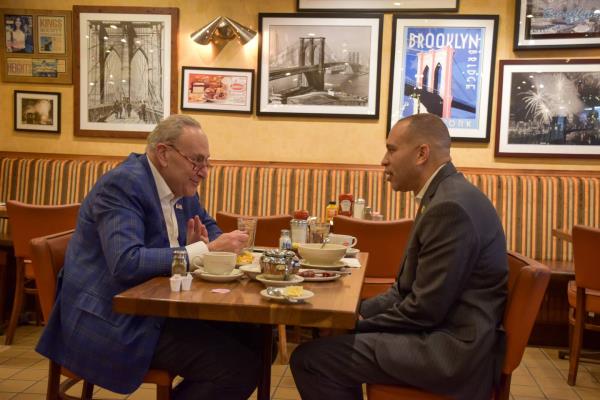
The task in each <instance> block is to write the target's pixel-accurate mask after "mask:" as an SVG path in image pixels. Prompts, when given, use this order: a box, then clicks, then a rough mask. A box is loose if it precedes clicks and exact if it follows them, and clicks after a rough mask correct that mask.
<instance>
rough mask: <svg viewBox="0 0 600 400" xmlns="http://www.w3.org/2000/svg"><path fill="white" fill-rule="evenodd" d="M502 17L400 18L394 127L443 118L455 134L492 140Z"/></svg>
mask: <svg viewBox="0 0 600 400" xmlns="http://www.w3.org/2000/svg"><path fill="white" fill-rule="evenodd" d="M496 24H497V16H481V15H480V16H453V17H429V16H428V17H427V18H419V16H415V17H396V18H395V20H394V30H395V35H394V46H393V56H392V57H393V58H392V62H393V68H392V71H393V79H392V85H391V87H390V94H391V99H390V114H389V115H390V120H389V127H391V126H392V125H393V124H394V123H395V122H396V121H397V120H399V119H401V118H404V117H407V116H409V115H413V114H419V113H432V114H436V115H438V116H439V117H441V118H442V119H443V120H444V122H445V123H446V125H447V126H448V129H449V130H450V136H451V137H452V138H453V139H455V140H456V139H461V140H469V141H489V123H490V112H489V111H490V110H489V109H490V105H491V100H492V97H491V89H492V85H493V81H494V75H493V66H494V53H495V42H496V40H495V36H496V35H495V32H496Z"/></svg>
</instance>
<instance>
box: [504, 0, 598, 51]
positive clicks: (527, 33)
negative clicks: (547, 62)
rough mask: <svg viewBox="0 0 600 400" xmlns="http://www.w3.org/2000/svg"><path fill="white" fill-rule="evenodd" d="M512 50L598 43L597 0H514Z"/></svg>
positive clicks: (596, 44)
mask: <svg viewBox="0 0 600 400" xmlns="http://www.w3.org/2000/svg"><path fill="white" fill-rule="evenodd" d="M516 3H517V4H516V12H515V42H514V49H515V50H533V49H560V48H565V49H569V48H574V47H600V14H599V13H600V11H598V10H600V0H569V1H560V0H516Z"/></svg>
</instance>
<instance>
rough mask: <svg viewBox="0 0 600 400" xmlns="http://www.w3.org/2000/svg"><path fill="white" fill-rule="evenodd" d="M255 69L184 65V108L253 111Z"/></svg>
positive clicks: (182, 98)
mask: <svg viewBox="0 0 600 400" xmlns="http://www.w3.org/2000/svg"><path fill="white" fill-rule="evenodd" d="M253 85H254V70H252V69H234V68H201V67H183V68H182V69H181V109H182V110H204V111H223V112H241V113H250V114H251V113H252V100H253V98H252V94H253V91H252V89H253Z"/></svg>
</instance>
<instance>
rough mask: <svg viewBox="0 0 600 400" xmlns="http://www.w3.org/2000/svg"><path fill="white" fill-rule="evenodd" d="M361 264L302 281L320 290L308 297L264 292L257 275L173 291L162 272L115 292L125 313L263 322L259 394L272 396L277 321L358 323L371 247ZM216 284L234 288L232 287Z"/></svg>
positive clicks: (326, 324)
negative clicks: (289, 298) (296, 299)
mask: <svg viewBox="0 0 600 400" xmlns="http://www.w3.org/2000/svg"><path fill="white" fill-rule="evenodd" d="M357 257H358V259H359V261H360V264H361V267H360V268H349V269H348V270H350V271H351V272H352V273H351V274H350V275H346V276H342V277H341V278H339V279H337V280H335V281H328V282H306V281H305V282H302V283H301V285H302V286H303V287H304V289H307V290H310V291H312V292H313V293H314V296H313V297H311V298H309V299H307V300H306V301H305V302H302V303H297V304H288V303H283V302H278V301H273V300H269V299H266V298H264V297H262V296H261V294H260V292H261V290H263V289H265V286H264V285H263V284H262V283H260V282H258V281H255V280H247V279H243V280H239V281H234V282H228V283H216V282H207V281H204V280H198V279H194V281H193V282H192V288H191V290H190V291H181V292H171V290H170V285H169V278H168V277H156V278H153V279H150V280H148V281H146V282H144V283H142V284H140V285H138V286H135V287H133V288H131V289H128V290H126V291H124V292H122V293H120V294H118V295H116V296H115V297H114V298H113V309H114V311H116V312H119V313H125V314H134V315H148V316H160V317H170V318H188V319H204V320H214V321H230V322H231V321H233V322H245V323H256V324H260V326H261V330H262V335H263V344H262V357H261V365H262V371H261V377H260V379H259V382H258V396H257V398H258V399H259V400H267V399H269V395H270V386H271V356H272V340H273V327H274V326H275V325H278V324H285V325H292V326H304V327H316V328H336V329H352V328H354V326H355V323H356V319H357V313H358V305H359V300H360V292H361V289H362V284H363V280H364V275H365V270H366V266H367V262H368V254H367V253H359V254H358V256H357ZM213 289H229V292H227V293H219V291H217V292H215V291H213Z"/></svg>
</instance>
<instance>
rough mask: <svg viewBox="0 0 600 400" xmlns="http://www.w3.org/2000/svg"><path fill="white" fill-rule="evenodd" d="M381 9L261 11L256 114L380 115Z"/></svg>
mask: <svg viewBox="0 0 600 400" xmlns="http://www.w3.org/2000/svg"><path fill="white" fill-rule="evenodd" d="M382 26H383V14H336V15H335V16H332V15H331V14H307V13H298V14H259V31H260V40H261V41H260V47H259V53H258V59H259V65H258V76H259V85H258V96H257V102H258V107H257V114H258V115H300V114H301V115H306V116H313V117H345V118H373V119H377V118H379V80H380V65H381V33H382Z"/></svg>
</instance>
